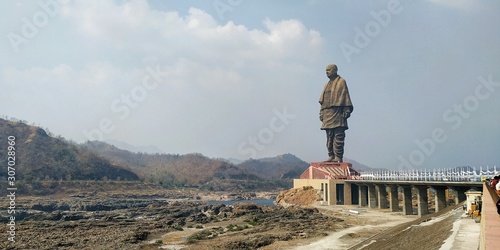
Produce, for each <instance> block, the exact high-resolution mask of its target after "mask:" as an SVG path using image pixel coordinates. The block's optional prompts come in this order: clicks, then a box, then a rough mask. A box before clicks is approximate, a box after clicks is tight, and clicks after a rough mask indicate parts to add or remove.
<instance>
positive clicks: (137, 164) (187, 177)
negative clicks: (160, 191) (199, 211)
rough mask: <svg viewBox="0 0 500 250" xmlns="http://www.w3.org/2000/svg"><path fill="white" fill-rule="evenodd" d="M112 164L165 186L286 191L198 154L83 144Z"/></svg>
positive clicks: (279, 183)
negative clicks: (147, 151) (136, 151)
mask: <svg viewBox="0 0 500 250" xmlns="http://www.w3.org/2000/svg"><path fill="white" fill-rule="evenodd" d="M83 146H84V147H85V148H87V149H88V150H90V151H92V152H94V153H96V154H99V155H100V156H102V157H104V158H106V159H108V160H109V161H111V162H112V163H114V164H117V165H120V166H125V167H127V168H129V169H131V170H132V171H133V172H134V173H136V174H137V175H139V176H140V177H141V178H142V179H144V180H146V181H149V182H155V183H159V184H161V185H162V186H164V187H179V186H182V187H197V188H205V189H210V190H242V189H275V188H278V187H285V188H287V187H288V185H287V184H284V183H281V182H270V181H267V180H264V179H262V178H260V177H259V176H257V175H255V174H253V173H251V172H250V171H248V170H244V169H241V168H239V167H237V166H235V165H233V164H231V163H229V162H226V161H224V160H219V159H211V158H208V157H206V156H203V155H201V154H197V153H195V154H187V155H178V154H158V153H157V154H144V153H133V152H130V151H127V150H123V149H119V148H117V147H115V146H113V145H109V144H107V143H104V142H100V141H92V142H87V143H86V144H84V145H83Z"/></svg>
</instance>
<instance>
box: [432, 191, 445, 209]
mask: <svg viewBox="0 0 500 250" xmlns="http://www.w3.org/2000/svg"><path fill="white" fill-rule="evenodd" d="M433 188H434V189H435V190H436V196H435V198H434V200H435V202H436V212H438V211H441V210H443V209H444V208H445V207H446V187H440V186H435V187H433Z"/></svg>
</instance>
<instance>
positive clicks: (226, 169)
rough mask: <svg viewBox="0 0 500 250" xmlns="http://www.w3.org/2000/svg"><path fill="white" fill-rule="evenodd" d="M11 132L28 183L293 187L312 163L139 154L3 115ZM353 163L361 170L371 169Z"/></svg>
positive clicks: (0, 131) (5, 131) (1, 150)
mask: <svg viewBox="0 0 500 250" xmlns="http://www.w3.org/2000/svg"><path fill="white" fill-rule="evenodd" d="M10 135H14V136H15V137H16V150H17V151H16V157H17V159H18V160H17V164H16V166H18V167H19V172H18V173H17V176H16V178H19V179H21V180H24V181H26V182H31V181H33V180H35V181H41V180H142V181H146V182H152V183H159V184H161V185H162V186H164V187H197V188H208V189H211V190H235V189H236V190H245V189H268V190H269V189H276V188H290V187H291V185H292V179H294V178H299V176H300V174H301V173H302V172H303V171H305V170H306V169H307V167H308V166H309V163H307V162H305V161H303V160H301V159H299V158H298V157H296V156H295V155H292V154H283V155H278V156H275V157H267V158H261V159H249V160H246V161H237V160H236V159H231V160H224V159H213V158H209V157H206V156H203V155H202V154H199V153H193V154H186V155H178V154H163V153H142V152H138V153H136V152H131V151H128V150H124V149H121V148H119V147H116V146H114V145H111V144H108V143H105V142H101V141H92V142H86V143H83V144H76V143H72V142H68V141H67V140H65V139H64V138H62V137H52V136H49V135H48V134H47V133H46V132H45V131H44V130H43V129H41V128H39V127H36V126H30V125H27V124H25V122H19V121H8V120H5V119H0V138H7V137H8V136H10ZM129 147H132V148H135V149H137V148H140V147H134V146H133V145H129ZM6 149H7V148H6V147H0V154H2V155H7V152H6ZM144 149H145V148H144ZM150 149H152V148H150ZM350 162H352V164H353V165H354V167H355V169H357V170H359V171H364V169H366V168H367V167H366V166H364V165H362V164H360V163H357V162H355V161H350ZM356 166H361V167H360V168H357V167H356ZM6 174H7V171H4V172H0V178H6V177H7V176H6Z"/></svg>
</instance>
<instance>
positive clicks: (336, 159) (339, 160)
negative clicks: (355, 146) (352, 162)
mask: <svg viewBox="0 0 500 250" xmlns="http://www.w3.org/2000/svg"><path fill="white" fill-rule="evenodd" d="M332 161H333V162H342V158H340V157H337V156H335V158H333V160H332Z"/></svg>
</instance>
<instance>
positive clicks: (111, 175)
mask: <svg viewBox="0 0 500 250" xmlns="http://www.w3.org/2000/svg"><path fill="white" fill-rule="evenodd" d="M9 136H14V137H15V157H16V159H15V160H16V164H15V169H16V175H15V177H16V179H17V180H21V181H25V182H26V183H28V182H31V181H33V180H35V181H36V180H102V179H111V180H139V177H138V176H137V175H136V174H134V173H132V172H131V171H129V170H127V169H124V168H122V167H119V166H117V165H113V164H111V163H110V162H109V161H107V160H105V159H103V158H101V157H99V156H97V155H96V154H94V153H92V152H90V151H88V150H85V149H82V148H80V147H78V146H77V145H74V144H72V143H69V142H66V141H65V140H63V139H60V138H54V137H51V136H49V135H47V133H46V132H45V131H44V130H43V129H41V128H39V127H35V126H29V125H27V124H24V123H22V122H14V121H7V120H4V119H0V138H1V139H2V141H1V142H0V143H2V144H3V145H2V146H0V155H2V156H6V155H7V145H8V144H7V138H8V137H9ZM6 175H7V171H1V172H0V178H2V179H6Z"/></svg>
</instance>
